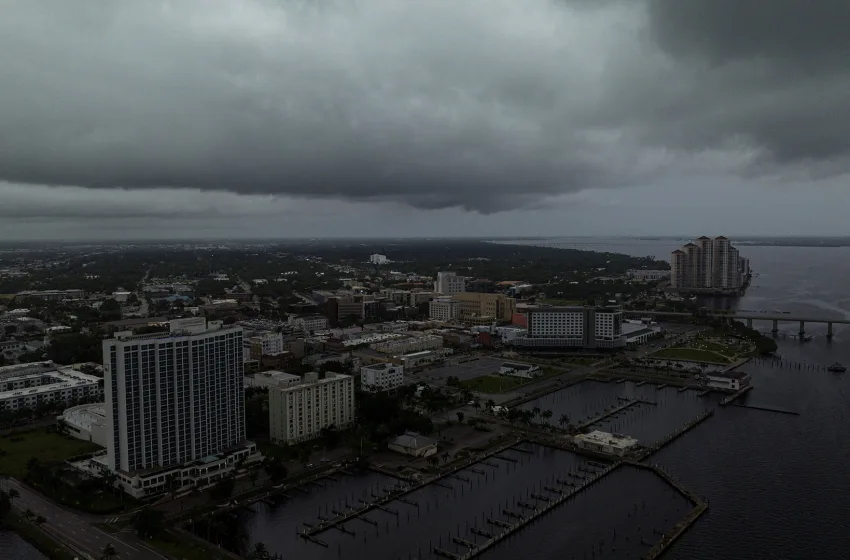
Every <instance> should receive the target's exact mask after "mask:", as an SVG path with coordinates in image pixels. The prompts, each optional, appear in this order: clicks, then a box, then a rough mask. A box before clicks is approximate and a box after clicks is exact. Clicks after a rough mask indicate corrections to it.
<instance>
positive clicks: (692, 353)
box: [647, 348, 731, 364]
mask: <svg viewBox="0 0 850 560" xmlns="http://www.w3.org/2000/svg"><path fill="white" fill-rule="evenodd" d="M647 358H648V359H650V360H688V361H691V362H710V363H714V364H728V363H730V362H731V360H730V359H729V358H727V357H726V356H724V355H723V354H718V353H717V352H713V351H711V350H699V349H697V348H664V349H663V350H659V351H657V352H653V353H652V354H650V355H648V356H647Z"/></svg>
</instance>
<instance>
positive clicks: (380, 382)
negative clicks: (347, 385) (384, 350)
mask: <svg viewBox="0 0 850 560" xmlns="http://www.w3.org/2000/svg"><path fill="white" fill-rule="evenodd" d="M403 384H404V366H400V365H394V364H387V363H381V364H373V365H369V366H362V367H361V368H360V385H361V386H362V387H363V389H365V390H367V391H372V392H377V391H389V390H391V389H395V388H396V387H401V386H402V385H403Z"/></svg>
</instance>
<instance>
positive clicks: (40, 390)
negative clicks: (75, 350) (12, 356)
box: [0, 362, 101, 400]
mask: <svg viewBox="0 0 850 560" xmlns="http://www.w3.org/2000/svg"><path fill="white" fill-rule="evenodd" d="M47 364H49V365H47ZM22 366H29V367H22ZM43 377H49V378H50V382H49V383H44V384H40V385H35V386H32V387H21V388H19V389H11V390H8V391H0V400H6V399H13V398H18V397H28V396H34V395H38V394H44V393H51V392H53V391H60V390H63V389H69V388H73V387H80V386H86V385H96V384H97V383H98V382H100V380H101V378H100V377H97V376H94V375H89V374H86V373H82V372H79V371H77V370H75V369H73V368H72V367H71V366H59V365H56V364H54V363H52V362H38V363H35V364H17V365H13V366H5V367H0V383H14V382H15V381H22V380H26V379H39V380H40V379H41V378H43Z"/></svg>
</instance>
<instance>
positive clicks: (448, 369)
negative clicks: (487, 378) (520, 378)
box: [414, 358, 505, 382]
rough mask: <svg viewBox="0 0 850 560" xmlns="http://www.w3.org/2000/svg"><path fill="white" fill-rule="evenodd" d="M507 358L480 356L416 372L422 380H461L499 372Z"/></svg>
mask: <svg viewBox="0 0 850 560" xmlns="http://www.w3.org/2000/svg"><path fill="white" fill-rule="evenodd" d="M504 361H505V360H502V359H499V358H479V359H477V360H471V361H469V362H465V363H462V364H458V365H456V366H442V367H437V368H429V369H425V370H422V371H419V372H416V373H415V374H414V377H416V378H417V379H418V380H420V381H436V382H443V381H445V380H446V378H447V377H452V376H453V377H457V378H458V379H459V380H461V381H465V380H467V379H472V378H474V377H480V376H482V375H492V374H497V373H499V368H500V367H501V365H502V363H503V362H504Z"/></svg>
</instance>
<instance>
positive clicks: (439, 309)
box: [428, 297, 460, 323]
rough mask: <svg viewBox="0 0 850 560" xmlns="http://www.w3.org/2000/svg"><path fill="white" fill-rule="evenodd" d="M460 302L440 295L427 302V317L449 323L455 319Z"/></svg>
mask: <svg viewBox="0 0 850 560" xmlns="http://www.w3.org/2000/svg"><path fill="white" fill-rule="evenodd" d="M459 308H460V303H459V302H456V301H454V300H452V298H450V297H440V298H437V299H434V300H431V301H430V302H429V303H428V318H430V319H434V320H435V321H443V322H446V323H450V322H452V321H454V320H455V319H457V317H458V309H459Z"/></svg>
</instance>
